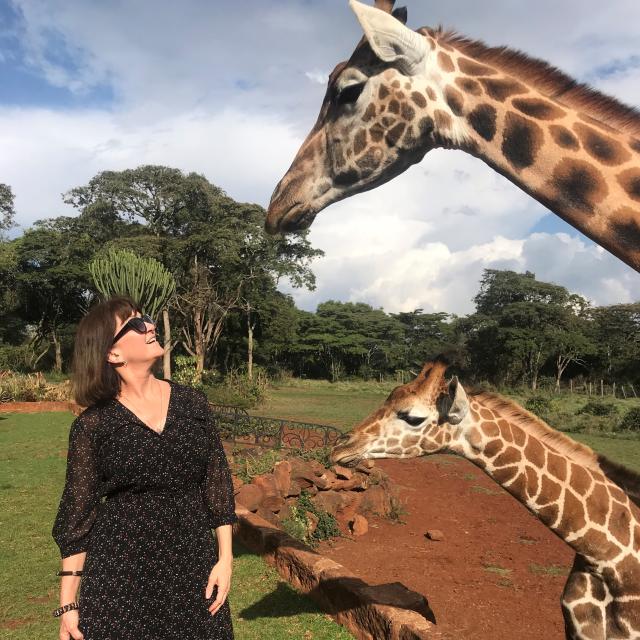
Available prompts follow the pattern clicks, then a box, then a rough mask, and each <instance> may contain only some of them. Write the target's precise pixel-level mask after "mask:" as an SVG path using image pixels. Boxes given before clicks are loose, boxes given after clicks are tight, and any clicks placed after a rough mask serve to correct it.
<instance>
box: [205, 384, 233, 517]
mask: <svg viewBox="0 0 640 640" xmlns="http://www.w3.org/2000/svg"><path fill="white" fill-rule="evenodd" d="M202 395H203V396H204V394H202ZM205 402H206V396H205ZM206 411H207V426H208V431H209V458H208V462H207V470H206V473H205V477H204V479H203V480H202V485H201V492H202V498H203V500H204V502H205V505H206V506H207V511H208V514H209V521H210V523H211V527H212V528H213V529H215V528H216V527H220V526H222V525H224V524H233V523H234V522H237V521H238V516H237V515H236V513H235V498H234V496H233V482H232V481H231V471H230V469H229V463H228V461H227V457H226V455H225V452H224V449H223V448H222V442H221V440H220V434H219V432H218V428H217V427H216V425H215V421H214V417H213V415H212V413H211V410H210V409H209V405H208V403H207V405H206Z"/></svg>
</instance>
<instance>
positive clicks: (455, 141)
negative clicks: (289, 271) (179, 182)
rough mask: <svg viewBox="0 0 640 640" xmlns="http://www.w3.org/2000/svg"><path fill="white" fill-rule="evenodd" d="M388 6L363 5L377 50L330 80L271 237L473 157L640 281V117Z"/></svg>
mask: <svg viewBox="0 0 640 640" xmlns="http://www.w3.org/2000/svg"><path fill="white" fill-rule="evenodd" d="M377 4H379V3H377ZM380 4H381V3H380ZM384 4H385V7H384V9H385V10H383V8H374V7H369V6H366V5H363V4H360V3H359V2H355V0H351V5H352V7H353V9H354V11H355V13H356V16H357V17H358V20H359V21H360V23H361V25H362V27H363V30H364V32H365V37H364V38H363V39H362V40H361V41H360V43H359V44H358V46H357V47H356V49H355V51H354V53H353V54H352V56H351V58H350V59H349V60H348V61H347V62H342V63H340V64H339V65H338V66H337V67H336V68H335V69H334V71H333V72H332V74H331V76H330V78H329V85H328V88H327V92H326V95H325V98H324V101H323V104H322V107H321V111H320V114H319V116H318V120H317V122H316V124H315V126H314V127H313V129H312V130H311V132H310V133H309V135H308V137H307V139H306V140H305V141H304V142H303V144H302V146H301V148H300V151H299V152H298V154H297V156H296V158H295V159H294V161H293V163H292V165H291V167H290V168H289V170H288V171H287V173H286V174H285V176H284V177H283V178H282V180H281V181H280V183H279V184H278V186H277V187H276V189H275V191H274V194H273V196H272V199H271V203H270V206H269V212H268V216H267V221H266V228H267V230H268V231H270V232H276V231H290V230H295V229H299V228H304V227H307V226H309V225H310V224H311V223H312V221H313V219H314V218H315V216H316V214H317V213H318V212H319V211H321V210H322V209H323V208H325V207H326V206H328V205H329V204H331V203H333V202H336V201H338V200H341V199H343V198H346V197H349V196H351V195H353V194H355V193H359V192H361V191H366V190H369V189H373V188H375V187H377V186H379V185H380V184H383V183H384V182H387V181H389V180H391V179H392V178H394V177H395V176H397V175H398V174H400V173H402V172H403V171H405V170H406V169H407V168H408V167H409V166H411V165H412V164H414V163H416V162H419V161H420V160H422V158H423V157H424V155H425V154H426V153H427V152H428V151H429V150H430V149H433V148H437V147H440V148H449V149H461V150H463V151H465V152H467V153H470V154H472V155H474V156H476V157H478V158H480V159H482V160H483V161H485V162H486V163H487V164H488V165H489V166H491V167H492V168H494V169H495V170H496V171H498V172H499V173H501V174H502V175H504V176H505V177H507V178H508V179H509V180H511V181H512V182H514V183H515V184H517V185H518V186H519V187H521V188H522V189H523V190H524V191H526V192H527V193H529V194H530V195H531V196H532V197H534V198H535V199H536V200H538V201H540V202H541V203H542V204H544V205H545V206H547V207H548V208H549V209H551V210H552V211H554V212H555V213H556V214H558V215H559V216H561V217H562V218H563V219H565V220H566V221H567V222H568V223H569V224H571V225H573V226H574V227H576V228H577V229H579V230H580V231H581V232H582V233H584V234H585V235H587V236H588V237H590V238H592V239H593V240H594V241H595V242H597V243H598V244H600V245H602V246H603V247H605V248H606V249H608V250H609V251H611V252H612V253H613V254H614V255H616V256H618V257H619V258H620V259H622V260H623V261H625V262H626V263H627V264H629V265H630V266H632V267H633V268H634V269H636V270H640V114H638V112H637V111H635V110H633V109H631V108H629V107H625V106H624V105H622V104H620V103H618V102H617V101H615V100H613V99H612V98H608V97H606V96H603V95H602V94H599V93H597V92H595V91H592V90H591V89H589V88H588V87H584V86H582V85H578V84H577V83H575V82H574V81H572V80H571V79H570V78H568V77H567V76H565V75H564V74H562V73H561V72H559V71H558V70H557V69H554V68H553V67H550V66H549V65H547V64H546V63H544V62H541V61H539V60H533V59H531V58H528V57H526V56H524V55H523V54H521V53H519V52H516V51H510V50H507V49H504V48H489V47H487V46H485V45H483V44H482V43H479V42H474V41H471V40H467V39H465V38H462V37H460V36H457V35H455V34H451V33H443V32H441V31H436V30H432V29H426V28H424V29H420V30H418V31H417V32H416V31H412V30H411V29H408V28H407V27H406V26H405V25H404V24H402V22H401V19H402V18H405V19H406V16H405V15H404V14H401V13H398V12H394V14H393V15H392V14H391V13H388V11H389V9H390V6H391V5H392V4H393V3H391V2H386V3H384Z"/></svg>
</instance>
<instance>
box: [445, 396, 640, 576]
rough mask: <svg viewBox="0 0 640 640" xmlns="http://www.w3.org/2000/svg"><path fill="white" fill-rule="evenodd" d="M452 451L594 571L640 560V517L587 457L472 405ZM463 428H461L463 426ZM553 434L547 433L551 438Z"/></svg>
mask: <svg viewBox="0 0 640 640" xmlns="http://www.w3.org/2000/svg"><path fill="white" fill-rule="evenodd" d="M467 420H468V424H466V425H465V426H464V427H462V428H461V429H460V434H459V436H458V437H456V438H454V439H453V440H452V441H451V442H450V443H449V447H448V448H449V449H450V450H452V451H453V452H454V453H457V454H459V455H461V456H463V457H465V458H467V459H468V460H470V461H471V462H472V463H474V464H475V465H477V466H478V467H480V468H481V469H483V470H484V471H485V472H486V473H487V474H488V475H489V476H490V477H492V478H493V479H494V480H495V481H496V482H497V483H498V484H500V485H501V486H503V487H504V488H505V489H506V490H507V491H508V492H509V493H511V494H512V495H513V496H514V497H515V498H516V499H517V500H519V501H520V502H521V503H522V504H524V505H525V506H526V507H527V508H528V509H529V510H530V511H531V512H532V513H534V514H535V515H537V516H538V518H540V520H542V522H543V523H544V524H545V525H547V526H548V527H549V528H550V529H551V530H552V531H553V532H554V533H556V535H558V536H559V537H560V538H562V539H563V540H564V541H565V542H566V543H567V544H569V545H570V546H571V547H572V548H573V549H574V550H575V551H576V552H577V553H578V554H580V555H582V556H583V557H584V558H586V559H587V560H588V561H589V562H590V563H592V564H593V565H595V566H605V565H608V564H610V563H611V562H612V561H614V560H615V559H618V558H621V557H624V556H625V554H634V555H636V556H637V555H638V554H640V510H638V509H637V508H636V507H635V505H633V504H632V503H631V502H630V500H629V498H628V496H627V495H626V494H625V493H624V492H623V491H622V490H621V489H620V488H619V487H618V486H617V485H615V484H614V483H612V482H611V481H609V480H608V479H607V478H606V477H605V476H604V474H603V473H602V472H601V471H600V470H599V469H598V467H597V465H596V464H595V462H593V463H588V462H584V461H581V460H586V457H585V456H584V454H583V455H582V456H580V454H578V453H576V454H574V456H573V457H571V456H569V455H567V454H566V451H565V452H563V449H564V448H565V447H566V445H564V447H563V445H561V444H555V443H554V444H550V443H549V438H548V437H545V436H544V435H541V434H540V433H535V430H533V429H531V428H528V427H527V425H526V424H518V423H517V421H514V420H513V419H510V418H508V417H505V416H501V415H500V413H498V412H496V410H495V409H490V408H488V407H486V406H483V405H482V404H481V402H480V401H478V400H477V399H474V401H473V402H472V404H471V411H470V417H469V418H467ZM463 424H464V423H463ZM550 431H551V430H550Z"/></svg>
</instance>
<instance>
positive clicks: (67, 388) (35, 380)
mask: <svg viewBox="0 0 640 640" xmlns="http://www.w3.org/2000/svg"><path fill="white" fill-rule="evenodd" d="M71 399H72V398H71V381H70V380H65V381H64V382H62V383H61V384H50V383H49V382H47V380H46V379H45V377H44V375H43V374H42V373H40V372H37V373H27V374H22V373H14V372H12V371H8V372H3V373H1V374H0V402H37V401H46V400H59V401H66V400H71Z"/></svg>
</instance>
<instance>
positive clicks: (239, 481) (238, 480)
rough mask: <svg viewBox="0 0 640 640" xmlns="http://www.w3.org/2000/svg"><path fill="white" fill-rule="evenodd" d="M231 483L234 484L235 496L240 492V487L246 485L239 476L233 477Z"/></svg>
mask: <svg viewBox="0 0 640 640" xmlns="http://www.w3.org/2000/svg"><path fill="white" fill-rule="evenodd" d="M231 482H232V483H233V495H234V496H235V495H236V494H237V493H238V491H239V490H240V487H242V486H243V485H244V480H243V479H242V478H238V476H231Z"/></svg>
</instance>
